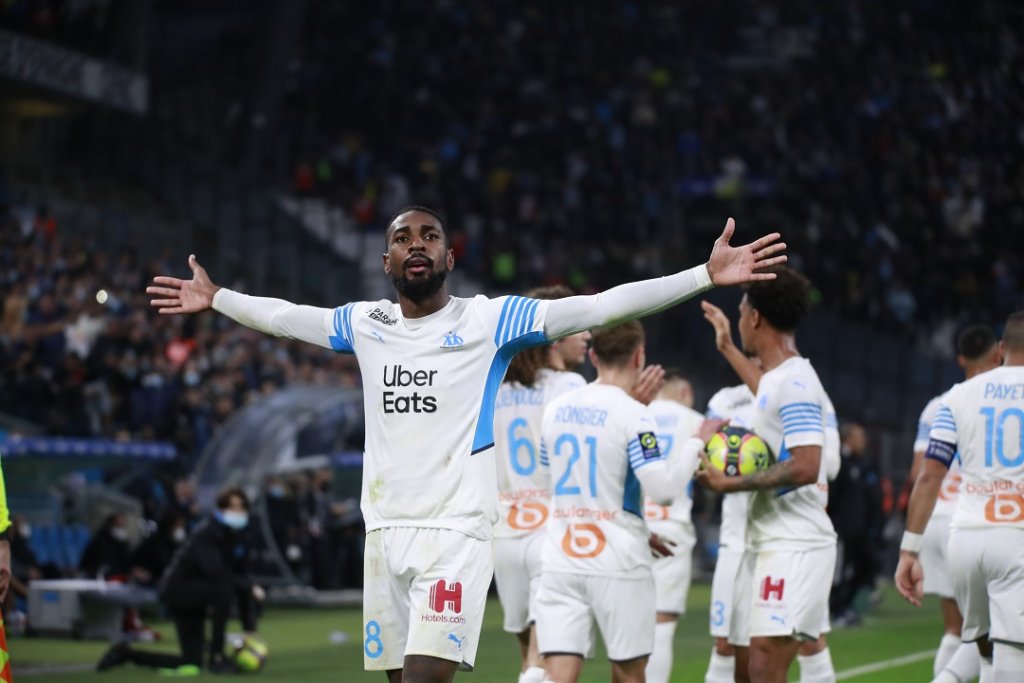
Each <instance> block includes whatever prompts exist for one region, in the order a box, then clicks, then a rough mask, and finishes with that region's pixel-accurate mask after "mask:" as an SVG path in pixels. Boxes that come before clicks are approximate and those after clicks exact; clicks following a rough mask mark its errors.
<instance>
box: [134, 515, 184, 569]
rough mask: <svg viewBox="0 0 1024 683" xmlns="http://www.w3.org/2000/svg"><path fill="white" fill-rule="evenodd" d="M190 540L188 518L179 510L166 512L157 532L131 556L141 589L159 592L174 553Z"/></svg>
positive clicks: (143, 541)
mask: <svg viewBox="0 0 1024 683" xmlns="http://www.w3.org/2000/svg"><path fill="white" fill-rule="evenodd" d="M187 537H188V531H187V529H186V527H185V518H184V517H182V516H181V514H180V513H178V512H177V511H176V510H168V511H167V512H165V513H164V515H163V516H162V517H161V518H160V520H159V521H158V522H157V525H156V528H155V529H154V530H153V531H152V532H151V533H150V534H149V535H148V536H146V537H145V538H143V539H142V542H141V543H139V545H138V546H137V547H136V548H135V549H134V550H133V551H132V553H131V558H130V564H131V567H132V569H131V576H132V579H133V580H134V581H135V582H136V583H138V584H139V585H142V586H146V587H150V588H156V586H157V584H159V582H160V578H161V577H162V576H163V573H164V570H165V569H167V567H168V565H170V563H171V558H172V557H174V553H175V552H176V551H177V550H178V547H179V546H180V545H181V544H182V543H183V542H184V541H185V539H186V538H187Z"/></svg>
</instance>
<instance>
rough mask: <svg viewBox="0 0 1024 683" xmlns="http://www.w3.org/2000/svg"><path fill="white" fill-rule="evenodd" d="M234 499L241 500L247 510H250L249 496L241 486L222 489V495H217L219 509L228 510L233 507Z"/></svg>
mask: <svg viewBox="0 0 1024 683" xmlns="http://www.w3.org/2000/svg"><path fill="white" fill-rule="evenodd" d="M232 498H238V499H240V500H241V501H242V505H244V506H245V509H246V510H248V509H249V496H247V495H245V491H243V490H242V488H241V487H240V486H228V487H227V488H225V489H221V491H220V493H218V494H217V502H216V505H217V509H218V510H226V509H227V508H228V506H229V505H231V499H232Z"/></svg>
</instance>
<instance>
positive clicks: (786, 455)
mask: <svg viewBox="0 0 1024 683" xmlns="http://www.w3.org/2000/svg"><path fill="white" fill-rule="evenodd" d="M783 438H785V437H783ZM792 457H793V454H792V453H790V452H789V449H788V448H786V442H785V441H783V442H782V449H781V450H780V451H779V457H777V458H776V460H777V461H778V462H783V461H785V460H789V459H790V458H792ZM790 491H796V487H790V488H786V489H779V490H778V491H776V492H775V495H776V496H784V495H786V494H787V493H789V492H790Z"/></svg>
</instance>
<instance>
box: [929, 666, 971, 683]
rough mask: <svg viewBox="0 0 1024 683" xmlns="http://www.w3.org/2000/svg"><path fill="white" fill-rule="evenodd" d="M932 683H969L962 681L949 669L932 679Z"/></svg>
mask: <svg viewBox="0 0 1024 683" xmlns="http://www.w3.org/2000/svg"><path fill="white" fill-rule="evenodd" d="M932 683H967V681H961V680H960V679H959V678H957V677H956V676H954V675H953V673H952V672H951V671H950V670H949V669H943V670H942V671H940V672H939V675H938V676H936V677H935V678H933V679H932Z"/></svg>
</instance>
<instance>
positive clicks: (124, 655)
mask: <svg viewBox="0 0 1024 683" xmlns="http://www.w3.org/2000/svg"><path fill="white" fill-rule="evenodd" d="M248 524H249V499H248V498H247V497H246V495H245V492H244V491H242V489H240V488H237V487H231V488H227V489H225V490H224V491H222V492H221V493H220V494H219V495H218V496H217V510H216V511H215V512H214V515H213V518H212V519H208V520H206V521H205V522H204V523H203V524H201V525H200V526H199V527H198V528H197V529H196V530H195V531H194V532H193V533H192V535H191V536H190V537H189V538H188V539H187V540H186V541H185V543H184V545H182V547H181V549H179V550H178V552H177V553H175V555H174V559H172V560H171V565H170V567H168V568H167V571H166V572H165V574H164V578H163V581H162V582H161V585H160V589H159V596H160V602H161V603H162V604H163V606H164V607H165V608H166V610H167V612H168V613H169V615H170V616H171V618H172V619H174V627H175V629H176V630H177V632H178V642H179V643H180V644H181V655H180V656H178V655H169V654H162V653H156V652H144V651H141V650H133V649H131V648H130V647H129V646H128V644H127V643H125V642H121V643H118V644H116V645H114V646H113V647H111V648H110V649H109V650H108V651H107V653H106V654H105V655H104V656H103V658H102V659H101V660H100V662H99V664H98V665H97V667H96V668H97V670H99V671H105V670H107V669H110V668H112V667H115V666H118V665H119V664H124V663H125V662H132V663H134V664H137V665H139V666H149V667H165V668H178V667H188V668H190V669H194V670H195V671H196V672H198V669H199V668H200V667H201V666H202V661H203V634H204V630H205V628H204V627H205V624H206V618H207V616H209V617H210V620H211V621H212V622H213V631H212V634H211V640H210V659H209V669H210V671H212V672H224V671H230V670H233V665H232V663H231V662H230V661H229V660H226V659H225V657H224V634H225V631H226V629H227V621H228V614H229V612H230V608H231V601H232V600H237V601H238V613H239V617H240V619H241V622H242V627H243V628H244V629H245V631H246V632H249V633H254V632H255V631H256V604H255V603H256V602H257V601H260V600H262V599H263V597H264V592H263V589H262V588H260V587H259V586H256V585H254V584H253V583H252V579H251V578H250V577H249V571H248V560H249V548H248V545H247V543H246V537H245V528H246V526H248Z"/></svg>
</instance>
